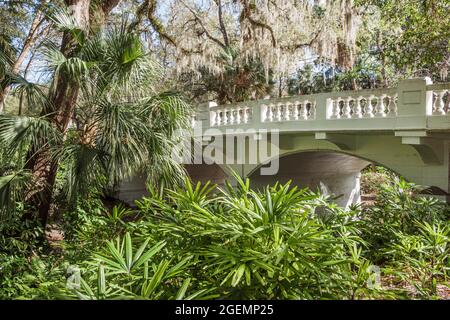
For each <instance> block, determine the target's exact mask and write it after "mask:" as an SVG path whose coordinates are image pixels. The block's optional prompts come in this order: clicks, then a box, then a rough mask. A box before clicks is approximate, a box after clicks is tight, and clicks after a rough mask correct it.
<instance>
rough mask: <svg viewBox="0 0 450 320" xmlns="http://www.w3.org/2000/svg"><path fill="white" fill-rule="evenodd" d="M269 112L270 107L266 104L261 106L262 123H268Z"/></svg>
mask: <svg viewBox="0 0 450 320" xmlns="http://www.w3.org/2000/svg"><path fill="white" fill-rule="evenodd" d="M268 112H269V107H268V106H267V105H265V104H263V105H262V106H261V122H266V121H267V114H268Z"/></svg>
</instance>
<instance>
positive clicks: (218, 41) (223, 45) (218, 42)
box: [180, 0, 226, 49]
mask: <svg viewBox="0 0 450 320" xmlns="http://www.w3.org/2000/svg"><path fill="white" fill-rule="evenodd" d="M180 2H181V3H182V4H183V5H184V6H185V7H186V8H187V9H188V10H189V11H190V12H191V13H192V15H193V16H194V18H195V20H196V21H197V22H198V24H199V25H200V26H201V27H202V29H203V33H204V34H205V35H206V36H207V37H208V38H209V39H210V40H212V41H214V42H215V43H217V44H218V45H219V46H221V47H222V48H224V49H226V45H225V44H224V43H223V42H222V41H220V40H219V39H217V38H216V37H213V36H212V35H211V34H210V33H209V32H208V30H207V29H206V27H205V25H204V24H203V21H202V20H201V19H200V17H199V16H198V15H197V13H196V12H195V11H194V10H193V9H192V8H191V7H189V6H188V5H187V4H186V3H185V2H184V1H183V0H180Z"/></svg>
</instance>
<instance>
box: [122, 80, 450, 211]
mask: <svg viewBox="0 0 450 320" xmlns="http://www.w3.org/2000/svg"><path fill="white" fill-rule="evenodd" d="M449 89H450V84H449V83H446V84H432V83H431V81H430V80H429V79H427V78H425V79H411V80H404V81H401V82H400V83H399V84H398V86H397V87H396V88H388V89H375V90H361V91H344V92H331V93H321V94H314V95H301V96H292V97H286V98H278V99H265V100H255V101H246V102H242V103H237V104H232V105H221V106H217V105H216V104H214V103H208V104H205V105H201V106H199V108H198V112H197V113H196V115H195V119H196V120H197V121H198V122H199V123H201V125H202V128H201V135H202V141H208V140H209V139H212V140H217V139H222V140H226V141H227V142H228V141H235V140H234V137H237V136H239V135H241V136H242V135H244V136H246V140H244V143H241V144H240V145H238V146H236V145H235V144H234V145H233V148H234V150H233V152H232V156H231V157H232V159H231V163H230V161H228V162H227V163H228V165H224V164H220V163H219V164H206V163H197V164H188V165H186V168H187V170H188V173H189V174H190V176H191V177H192V178H193V180H200V181H207V180H212V181H213V182H216V183H219V184H221V183H223V181H224V179H227V178H228V177H229V175H230V169H233V170H235V171H236V172H238V173H239V174H240V175H241V176H243V177H250V179H251V182H252V184H253V185H254V186H256V187H258V186H263V185H266V184H272V183H274V182H276V181H280V182H286V181H288V180H292V181H293V183H294V184H297V185H299V186H301V187H306V186H307V187H310V188H312V189H316V188H317V187H321V188H322V189H326V190H328V192H329V193H330V194H335V195H340V196H341V197H340V198H339V199H338V200H337V202H338V203H339V204H340V205H342V206H347V205H349V204H351V203H356V202H358V201H360V192H359V178H360V172H361V170H362V169H363V168H364V167H366V166H367V165H369V164H370V163H375V164H379V165H382V166H385V167H387V168H388V169H391V170H393V171H394V172H396V173H398V174H400V175H402V176H403V177H405V178H406V179H407V180H409V181H412V182H414V183H417V184H420V185H424V186H427V187H429V191H430V192H431V193H433V194H435V195H438V196H441V197H445V198H447V199H450V197H449V191H450V180H449V176H450V170H449V166H450V162H449V151H450V150H449V142H450V106H449V104H450V96H449ZM254 130H256V131H261V130H263V131H264V130H269V131H270V130H274V131H277V132H278V133H279V134H278V137H277V139H278V141H277V146H276V147H277V151H278V155H277V156H276V160H277V161H278V167H279V170H278V171H277V172H276V174H274V175H263V174H261V170H260V168H261V167H267V166H270V160H272V161H274V160H275V158H273V159H270V157H269V158H268V157H266V158H264V159H263V158H261V157H257V160H256V161H254V158H255V157H253V161H249V159H250V158H252V152H254V149H252V148H251V147H250V145H252V143H253V145H255V144H254V143H256V145H257V148H261V147H262V143H264V144H269V145H271V146H269V149H270V148H273V141H271V139H268V140H267V141H266V140H265V141H262V140H261V138H260V137H258V134H254V132H253V131H254ZM197 135H198V134H197ZM230 138H231V139H230ZM258 139H259V141H256V140H258ZM203 144H205V143H203ZM223 145H224V146H223V150H222V151H223V155H221V156H220V157H224V158H228V160H230V159H229V158H230V157H229V156H228V154H229V153H230V147H229V146H228V150H227V145H228V144H227V143H224V144H223ZM266 147H267V146H266ZM204 148H205V146H204ZM237 149H242V150H241V154H244V155H245V157H244V158H245V160H244V162H241V163H237V161H236V163H233V160H236V153H239V150H237ZM216 153H217V150H216ZM213 156H216V158H217V154H216V155H214V154H213ZM203 160H204V161H205V160H207V159H206V158H205V157H204V159H203ZM206 162H208V161H206ZM222 163H223V162H222ZM264 163H266V164H264ZM267 163H268V164H267ZM143 193H144V187H143V181H142V180H139V179H137V178H136V179H134V180H132V181H129V182H125V183H124V184H123V185H122V186H121V188H120V192H119V197H120V198H121V199H123V200H126V201H128V202H131V201H133V200H134V199H136V198H139V197H140V196H141V195H142V194H143Z"/></svg>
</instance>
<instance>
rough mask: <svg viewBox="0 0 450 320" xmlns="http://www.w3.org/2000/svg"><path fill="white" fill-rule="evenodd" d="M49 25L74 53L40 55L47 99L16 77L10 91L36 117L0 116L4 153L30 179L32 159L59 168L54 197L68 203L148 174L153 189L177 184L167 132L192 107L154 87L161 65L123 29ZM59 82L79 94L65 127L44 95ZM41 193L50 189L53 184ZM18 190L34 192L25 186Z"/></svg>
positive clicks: (2, 189)
mask: <svg viewBox="0 0 450 320" xmlns="http://www.w3.org/2000/svg"><path fill="white" fill-rule="evenodd" d="M52 19H53V22H54V24H55V25H56V26H57V27H58V28H59V29H60V30H63V31H68V30H69V31H70V32H71V34H73V35H74V39H75V42H76V43H75V54H74V55H72V56H70V57H66V56H65V55H64V54H63V53H62V52H61V51H60V49H58V48H57V47H56V45H54V44H52V43H47V44H46V45H45V46H44V48H43V49H42V51H43V54H44V56H45V57H46V60H47V70H46V72H47V73H48V74H49V75H50V76H51V77H52V79H53V82H51V85H50V88H49V90H48V91H49V98H46V96H45V95H43V94H42V91H41V89H40V88H39V87H37V86H34V85H32V84H30V83H28V82H26V81H25V80H24V79H15V80H17V81H16V82H15V83H16V84H15V85H13V87H15V90H22V91H23V92H24V94H25V96H27V97H28V98H29V104H30V105H31V106H33V107H34V108H40V109H41V110H42V112H41V114H42V116H40V117H37V118H34V117H14V116H6V115H3V116H0V144H1V145H3V146H4V148H2V150H3V149H5V150H7V152H8V154H9V155H10V156H11V155H14V156H15V157H17V158H18V159H20V161H19V163H22V164H24V168H27V167H30V166H31V167H32V168H31V169H32V170H33V174H34V175H36V170H37V169H36V159H35V158H34V156H35V155H37V154H40V155H42V154H44V155H45V157H44V159H46V161H44V162H47V165H49V166H50V170H57V179H58V180H59V181H60V182H59V184H58V185H59V186H60V190H59V191H60V192H57V193H56V196H58V194H60V195H61V196H62V197H61V198H63V199H67V200H68V201H69V203H75V200H76V199H77V197H79V196H82V195H83V194H86V192H88V190H89V189H90V188H91V189H92V188H96V189H97V190H102V189H103V188H107V189H111V188H114V187H115V186H116V185H117V184H118V183H119V182H120V181H121V180H122V179H125V178H128V177H131V176H132V175H134V174H136V173H137V172H145V173H147V174H148V176H149V178H150V179H151V180H152V181H153V182H154V183H156V182H164V184H165V185H173V184H177V183H180V182H182V181H183V177H184V169H183V168H182V167H181V166H180V165H179V164H177V163H176V162H175V161H174V160H172V157H171V150H172V145H173V143H174V139H172V134H173V132H174V131H175V130H176V129H178V128H185V127H187V126H188V125H189V123H190V122H189V119H190V114H191V108H190V106H189V105H188V104H186V103H185V102H184V100H183V99H182V97H181V96H179V95H178V94H177V93H174V92H163V93H160V92H157V91H156V89H154V85H153V84H154V83H155V81H156V80H157V79H158V76H159V67H158V65H157V64H156V63H155V62H154V60H153V59H152V57H151V56H150V55H149V53H148V52H146V50H145V47H144V45H143V44H142V42H141V40H140V39H139V37H138V36H137V35H135V34H133V33H129V32H127V31H126V30H127V28H126V24H125V23H123V25H122V26H120V27H115V28H112V29H107V30H105V31H104V32H99V33H96V34H94V35H90V36H89V37H88V36H87V35H86V34H84V31H83V30H81V29H80V28H78V27H77V25H76V23H75V22H74V21H73V20H71V19H70V16H68V15H67V14H64V12H59V13H58V14H57V15H55V17H53V18H52ZM61 77H65V78H68V79H70V81H72V82H74V83H77V85H78V86H79V88H80V91H79V94H78V97H77V101H76V109H75V111H74V114H73V117H72V119H71V122H70V123H69V124H68V127H67V128H66V127H59V126H58V125H56V122H55V121H54V120H52V119H57V118H58V117H60V115H59V113H58V112H60V111H58V110H53V105H52V100H51V99H50V97H51V95H52V94H53V91H52V90H53V88H54V84H55V82H56V81H58V80H57V79H58V78H61ZM12 80H14V79H12ZM19 80H20V81H19ZM38 98H39V99H38ZM55 117H56V118H55ZM39 159H40V158H39ZM33 161H34V162H33ZM50 163H51V164H50ZM17 169H18V170H21V169H22V168H17ZM102 177H104V178H102ZM3 180H4V179H3ZM12 181H13V180H12ZM31 185H34V186H36V183H33V184H31ZM44 187H45V188H48V189H50V191H52V190H53V185H51V184H50V185H45V186H44ZM11 190H12V188H11V187H7V186H6V185H5V184H4V183H2V185H1V186H0V194H1V197H3V198H11V197H10V195H9V193H10V192H11ZM24 190H26V193H27V194H28V195H30V194H33V190H32V189H31V190H30V188H28V189H26V188H25V189H24ZM22 196H25V193H23V194H22ZM47 200H48V199H47ZM4 204H5V203H4V202H2V203H0V206H1V207H2V209H5V205H4ZM9 209H11V208H9Z"/></svg>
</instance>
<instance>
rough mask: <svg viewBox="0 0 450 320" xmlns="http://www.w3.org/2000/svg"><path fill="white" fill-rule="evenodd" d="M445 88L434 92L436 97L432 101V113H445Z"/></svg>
mask: <svg viewBox="0 0 450 320" xmlns="http://www.w3.org/2000/svg"><path fill="white" fill-rule="evenodd" d="M445 93H446V90H442V91H437V92H435V93H434V94H435V95H436V99H435V100H434V103H433V114H434V115H444V114H445V109H444V107H445V104H444V96H445Z"/></svg>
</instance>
